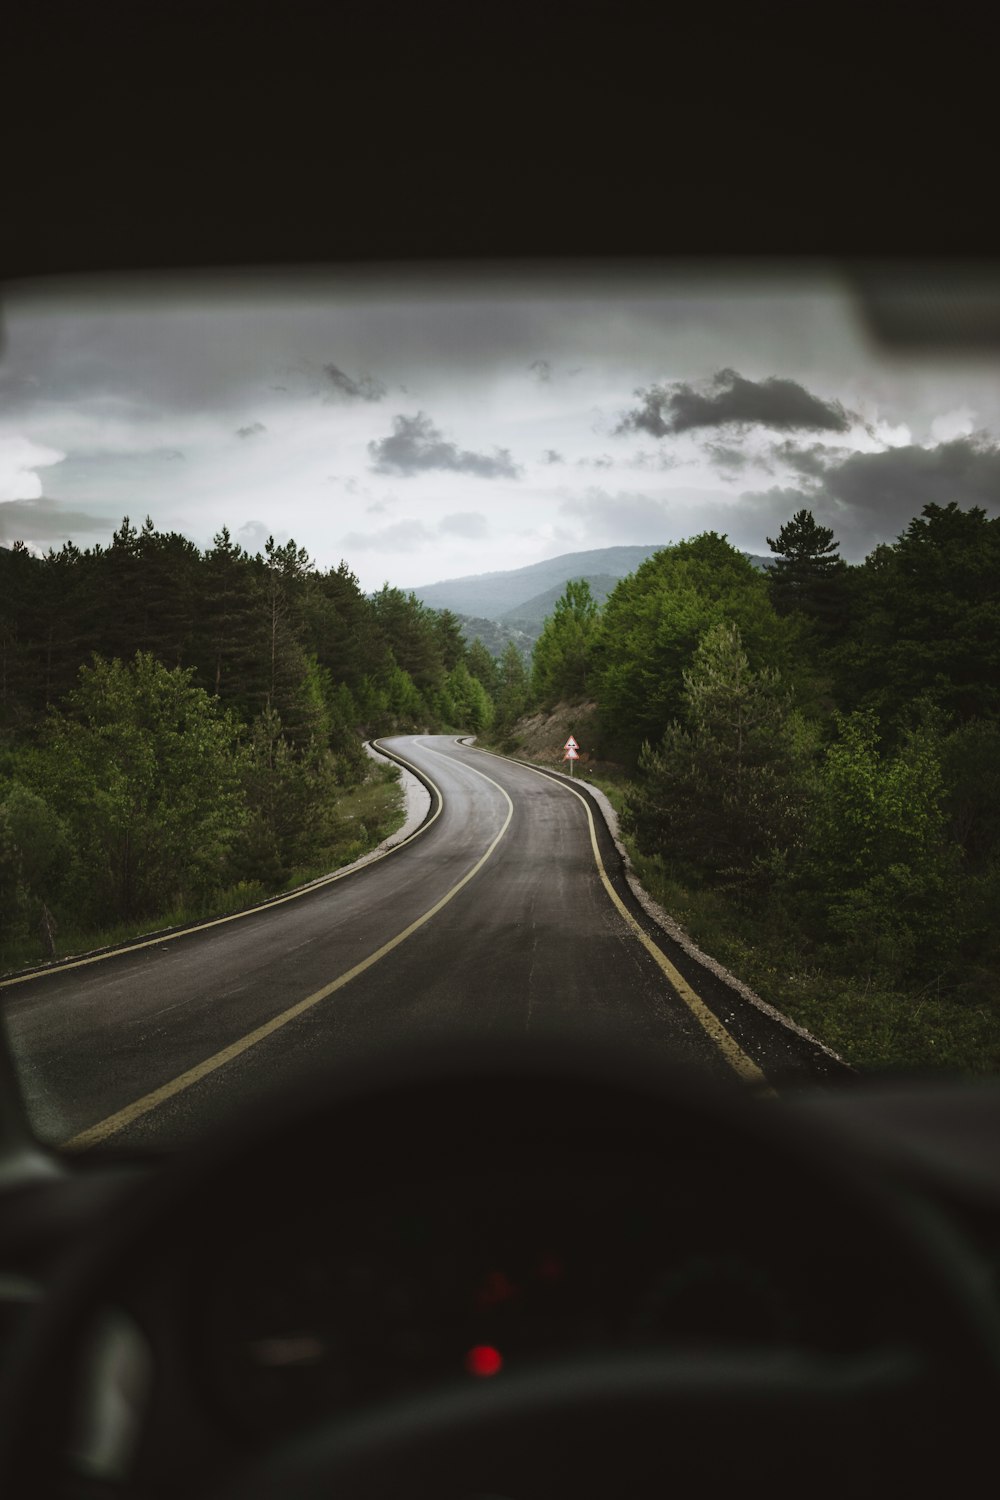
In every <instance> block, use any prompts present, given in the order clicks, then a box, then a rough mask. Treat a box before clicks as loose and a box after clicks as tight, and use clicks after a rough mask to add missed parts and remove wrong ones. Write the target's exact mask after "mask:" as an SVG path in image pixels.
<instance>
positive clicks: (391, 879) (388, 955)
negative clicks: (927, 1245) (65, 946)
mask: <svg viewBox="0 0 1000 1500" xmlns="http://www.w3.org/2000/svg"><path fill="white" fill-rule="evenodd" d="M382 743H383V745H384V747H385V748H386V750H388V751H389V752H391V753H393V754H396V755H399V756H401V757H403V758H405V760H406V761H407V762H408V763H409V764H410V765H411V766H413V767H415V768H416V769H418V770H419V771H421V772H423V773H424V775H425V776H427V777H428V778H429V779H430V781H431V782H432V783H433V786H434V788H436V789H437V790H438V792H439V794H440V795H439V796H437V795H435V796H434V797H433V798H432V808H431V815H430V821H429V822H428V823H426V824H425V825H424V827H423V828H421V829H420V830H419V831H418V833H417V834H416V835H414V836H413V838H412V839H411V840H410V841H407V842H406V843H404V844H402V845H400V846H399V847H398V848H396V849H395V850H393V851H391V852H390V853H389V854H388V855H387V856H386V857H384V858H382V859H379V860H376V861H374V862H372V863H370V864H368V865H365V866H362V867H361V868H358V869H355V870H352V871H350V872H348V873H347V874H345V875H344V876H343V877H342V878H340V879H336V880H334V881H332V882H331V883H329V884H327V885H324V886H321V887H319V888H317V889H315V890H312V891H309V892H307V893H305V894H303V895H300V896H296V897H295V898H294V899H291V900H286V901H284V902H282V903H280V904H277V905H272V906H270V907H267V908H264V909H262V910H259V911H256V912H253V913H249V914H244V915H241V916H239V917H238V918H236V919H233V920H226V921H223V922H220V923H216V924H214V925H209V926H206V927H203V928H201V929H194V930H192V931H190V932H187V933H184V934H180V935H174V936H169V937H164V938H162V939H158V940H156V941H155V942H153V943H150V944H147V945H145V946H142V947H137V948H133V949H132V950H125V951H121V952H118V953H115V954H111V955H108V956H106V957H103V958H101V959H99V960H97V961H96V962H92V963H88V964H79V965H75V966H73V965H70V966H66V967H63V968H62V969H58V968H57V969H54V970H51V971H47V972H43V973H41V974H38V975H36V976H33V977H31V978H30V979H26V980H22V981H20V982H15V983H13V984H10V983H9V982H8V983H7V984H6V985H3V986H0V1005H2V1008H3V1012H4V1016H5V1020H6V1023H7V1026H8V1029H9V1032H10V1036H11V1040H12V1044H13V1048H14V1051H15V1054H16V1056H17V1058H18V1063H19V1066H20V1068H21V1071H22V1079H23V1086H24V1092H25V1096H26V1101H27V1104H28V1108H29V1113H30V1115H31V1119H32V1123H33V1125H34V1128H35V1129H36V1131H37V1133H38V1134H39V1135H40V1136H41V1137H42V1138H43V1139H45V1140H47V1141H51V1142H53V1143H65V1142H72V1143H73V1144H75V1145H76V1146H77V1147H78V1148H84V1147H88V1146H92V1145H96V1144H102V1143H107V1144H108V1145H110V1146H117V1145H121V1146H125V1147H130V1148H135V1147H143V1146H146V1145H149V1146H154V1147H156V1146H162V1145H173V1144H175V1143H180V1142H181V1141H183V1140H187V1139H189V1138H190V1137H191V1136H192V1135H196V1134H199V1133H201V1132H203V1131H204V1130H205V1129H206V1128H207V1127H208V1126H209V1125H210V1124H211V1122H212V1121H213V1120H214V1119H215V1118H217V1117H218V1116H219V1115H221V1114H223V1113H227V1112H228V1111H229V1110H230V1109H231V1108H234V1107H239V1106H240V1105H241V1104H243V1105H245V1104H246V1103H247V1101H249V1100H252V1099H253V1098H254V1097H255V1096H258V1095H259V1094H260V1092H261V1090H262V1089H268V1088H271V1087H272V1086H274V1085H276V1084H279V1085H280V1084H281V1083H282V1082H283V1081H284V1080H286V1079H294V1077H295V1076H296V1075H297V1074H298V1073H299V1072H300V1071H301V1070H303V1069H308V1070H309V1071H313V1070H315V1069H316V1068H317V1067H324V1066H336V1067H349V1066H350V1064H351V1059H352V1057H353V1058H356V1057H358V1056H359V1055H360V1054H361V1053H362V1052H364V1053H367V1052H368V1051H369V1050H370V1049H371V1048H378V1047H380V1046H385V1045H387V1044H389V1043H390V1042H391V1041H395V1040H400V1039H405V1038H407V1037H414V1036H433V1035H442V1034H444V1035H448V1034H454V1033H455V1032H456V1031H458V1030H460V1029H462V1028H468V1029H470V1030H472V1031H473V1032H475V1033H477V1034H480V1035H481V1034H483V1033H484V1032H486V1033H489V1032H494V1033H497V1034H499V1033H500V1032H501V1031H505V1030H509V1029H510V1030H514V1031H517V1032H522V1033H523V1032H529V1033H530V1032H543V1031H550V1030H556V1031H562V1032H566V1031H574V1032H578V1031H582V1030H588V1031H590V1032H591V1033H596V1034H598V1035H606V1036H622V1037H624V1038H626V1039H628V1040H631V1041H632V1042H633V1043H638V1044H641V1045H643V1046H645V1047H651V1048H656V1049H660V1050H661V1051H662V1052H663V1053H664V1054H666V1055H669V1056H670V1057H671V1058H673V1059H675V1060H678V1061H680V1062H681V1063H686V1064H689V1065H691V1066H693V1067H695V1068H698V1069H701V1070H703V1071H705V1072H706V1073H708V1074H711V1075H715V1076H718V1077H727V1078H729V1077H732V1074H733V1069H734V1067H735V1068H736V1069H737V1070H738V1071H742V1072H743V1074H744V1076H748V1077H751V1078H755V1079H756V1080H757V1081H758V1082H759V1081H761V1079H762V1075H763V1077H764V1078H766V1079H771V1080H773V1079H775V1078H777V1077H779V1076H780V1077H785V1076H787V1075H788V1074H789V1073H790V1072H791V1073H793V1074H796V1073H797V1074H800V1075H803V1076H811V1077H813V1078H815V1077H817V1076H823V1075H824V1074H825V1073H827V1072H829V1071H830V1062H829V1060H828V1059H825V1058H824V1057H823V1056H822V1055H821V1054H820V1053H819V1052H818V1051H817V1049H814V1048H811V1047H810V1046H809V1044H808V1043H805V1042H803V1041H802V1040H801V1039H799V1038H797V1037H795V1036H794V1034H793V1033H790V1032H787V1031H786V1029H785V1028H783V1027H781V1026H779V1025H778V1024H777V1023H775V1022H773V1021H770V1020H769V1019H768V1018H767V1017H765V1016H762V1015H761V1014H760V1013H759V1012H757V1011H755V1010H754V1008H753V1007H751V1006H749V1005H747V1004H746V1003H745V1002H740V1001H738V1000H735V999H734V997H733V995H732V993H731V992H730V991H728V990H727V989H726V987H725V986H722V985H720V984H719V982H718V981H717V980H716V979H715V978H714V976H711V975H709V974H708V973H707V972H705V971H704V970H701V969H700V968H699V967H698V966H697V965H696V964H694V963H693V962H692V961H691V960H690V959H687V958H686V957H684V956H683V955H681V954H680V953H679V952H674V953H672V954H671V953H670V952H669V947H670V945H669V943H668V940H667V939H666V938H665V937H664V936H663V934H662V933H660V932H659V931H658V929H656V928H655V927H653V926H652V924H650V922H649V920H648V919H647V918H645V917H644V916H643V914H642V913H641V911H640V909H639V908H638V907H637V906H636V904H635V902H634V900H633V899H632V897H631V895H630V893H629V891H628V888H627V886H626V884H625V882H624V880H623V878H622V874H621V870H620V862H619V860H618V857H617V855H616V853H615V850H614V846H613V844H612V842H611V839H610V837H609V835H608V833H607V830H606V828H605V826H604V824H603V820H602V819H601V818H600V816H599V814H598V813H597V812H596V810H594V814H593V822H594V827H595V837H596V840H597V843H598V847H599V851H600V856H601V864H603V866H604V869H605V870H606V879H602V874H601V869H600V866H599V862H598V860H597V858H596V857H595V852H594V847H593V841H592V835H591V827H590V821H589V820H588V816H587V807H586V805H585V800H584V799H582V798H581V797H580V796H579V795H576V794H574V792H573V791H572V790H570V789H568V788H567V787H566V786H565V785H564V784H563V783H561V782H559V781H557V780H555V779H553V778H550V777H546V776H544V775H541V774H539V773H537V772H535V771H532V770H531V769H529V768H528V767H525V766H523V765H520V764H518V763H517V762H514V761H508V760H503V759H500V758H498V757H495V756H491V755H487V754H484V753H483V752H480V751H476V750H474V749H471V748H469V747H466V746H464V745H460V744H458V743H456V742H455V741H454V740H453V739H448V738H446V737H443V736H431V735H420V736H413V737H405V738H397V739H391V740H387V741H384V742H382ZM608 882H610V884H611V885H612V886H613V887H614V890H615V893H616V894H617V897H618V903H617V904H616V902H615V900H614V897H613V896H612V895H611V894H610V893H609V890H608V888H607V886H608ZM640 926H641V927H643V928H644V929H645V930H646V932H647V933H648V934H652V935H653V941H654V945H655V947H656V948H657V949H658V950H659V951H660V952H661V954H662V955H664V956H665V960H664V962H661V961H660V959H659V958H658V957H657V955H656V953H655V952H651V951H650V949H649V947H648V945H647V946H644V944H643V942H642V940H641V939H640V937H639V935H638V929H639V927H640ZM383 950H385V951H383ZM671 961H672V962H673V963H674V964H675V965H676V966H677V969H679V970H680V971H681V973H682V974H683V976H684V978H682V979H681V980H680V988H681V990H682V992H683V991H684V989H685V985H684V979H686V980H687V983H688V984H689V985H691V986H693V987H694V989H695V990H696V991H697V997H696V999H698V998H700V999H701V1000H703V1001H704V1008H703V1010H702V1012H701V1013H700V1014H701V1019H699V1013H698V1007H697V1003H695V1004H694V1009H692V1001H691V999H690V995H689V998H688V1000H687V1001H685V1000H684V999H683V998H678V993H677V990H676V988H675V986H674V984H672V983H671V981H670V978H669V977H668V974H669V972H670V970H669V964H670V962H671ZM665 964H666V965H667V966H668V968H667V972H666V973H665V972H664V967H665ZM677 969H675V970H674V971H673V973H674V975H675V978H676V977H677ZM289 1012H291V1014H289ZM709 1012H711V1014H709ZM715 1017H719V1018H721V1021H722V1023H723V1026H724V1028H725V1029H724V1030H723V1027H722V1026H720V1024H719V1021H718V1020H716V1019H715ZM706 1018H707V1020H706ZM706 1026H707V1029H706ZM262 1028H263V1030H262ZM713 1028H714V1032H713ZM720 1036H721V1042H720ZM730 1038H731V1040H729V1039H730ZM727 1045H728V1052H727V1050H726V1047H727Z"/></svg>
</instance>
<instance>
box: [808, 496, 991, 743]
mask: <svg viewBox="0 0 1000 1500" xmlns="http://www.w3.org/2000/svg"><path fill="white" fill-rule="evenodd" d="M854 571H856V572H857V575H858V576H857V578H856V579H855V580H853V593H854V595H855V598H854V604H853V606H852V627H851V632H850V635H849V637H848V639H847V640H846V641H845V642H844V644H843V646H842V647H841V648H840V649H839V650H838V652H837V656H836V666H837V678H838V697H839V700H840V702H841V704H842V705H844V706H845V707H847V708H871V709H873V710H874V711H875V712H876V714H877V715H878V717H879V719H880V720H881V722H882V725H883V727H884V729H885V730H886V732H887V733H889V734H890V735H892V734H893V733H894V732H895V731H897V730H898V729H900V728H901V727H902V725H903V724H904V723H905V720H906V718H907V716H908V713H909V707H910V704H911V703H912V701H913V699H914V698H915V697H917V696H923V697H927V696H929V697H930V698H931V699H932V700H933V701H934V702H935V703H937V704H938V705H939V706H940V707H941V708H942V709H944V710H945V712H947V713H948V714H949V715H950V716H952V717H953V718H954V719H956V720H958V721H965V720H969V719H975V718H978V719H991V720H997V719H1000V517H993V518H992V519H988V518H987V516H986V513H985V511H984V510H982V509H981V508H980V507H978V506H973V507H972V508H971V509H969V510H961V509H959V507H958V506H957V505H955V504H954V503H952V504H949V505H946V506H940V505H925V506H924V508H923V511H922V513H921V515H920V516H919V517H917V518H915V519H914V520H912V521H911V522H910V523H909V525H908V527H907V528H906V530H905V531H904V532H903V533H902V535H901V536H900V537H899V539H898V540H897V541H896V542H895V543H894V544H893V545H892V546H880V547H876V548H875V550H874V552H872V554H871V555H870V556H869V557H868V558H867V559H866V561H865V563H864V564H863V566H862V567H861V568H859V569H857V570H854Z"/></svg>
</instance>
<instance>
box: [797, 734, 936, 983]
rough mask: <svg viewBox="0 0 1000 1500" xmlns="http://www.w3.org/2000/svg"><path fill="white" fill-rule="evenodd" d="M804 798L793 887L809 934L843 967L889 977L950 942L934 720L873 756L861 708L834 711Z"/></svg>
mask: <svg viewBox="0 0 1000 1500" xmlns="http://www.w3.org/2000/svg"><path fill="white" fill-rule="evenodd" d="M837 722H838V729H839V734H838V738H837V739H836V740H835V741H834V743H833V744H831V745H830V747H829V748H828V750H827V751H826V754H825V757H824V760H823V764H822V767H821V772H820V775H819V777H818V779H817V783H816V787H815V791H814V796H813V800H812V804H811V817H810V827H809V830H808V852H807V855H806V857H805V859H804V860H803V878H802V883H801V885H802V892H803V894H804V897H805V910H806V912H807V914H808V917H809V921H810V925H811V926H812V928H813V930H814V931H817V932H820V933H824V932H825V934H826V936H827V938H828V939H830V940H832V941H833V942H835V943H838V944H842V945H844V949H845V951H844V953H843V955H842V958H846V959H847V961H848V963H849V965H850V966H853V967H863V968H867V969H869V970H871V969H872V968H887V969H890V970H891V971H892V972H893V974H894V977H895V978H896V979H897V980H898V979H900V978H901V977H903V976H905V975H906V973H907V972H909V971H910V970H912V969H913V967H914V965H915V963H916V962H917V961H918V960H919V959H920V958H921V957H924V958H928V957H935V956H938V957H940V956H941V955H943V954H946V953H947V951H948V949H949V947H950V946H953V945H954V942H955V936H956V934H955V931H954V928H953V925H952V922H953V916H952V912H953V907H954V900H953V895H954V889H955V880H956V875H957V868H958V855H957V850H956V848H955V846H954V845H953V844H952V842H951V841H950V840H949V838H948V830H947V821H946V807H945V802H946V792H945V785H944V778H943V775H942V766H941V742H940V734H939V729H938V727H937V726H936V725H935V724H933V723H925V724H923V725H920V726H918V727H917V728H914V729H911V730H910V731H909V732H908V733H907V735H906V736H905V739H904V742H903V744H902V745H901V746H900V748H899V749H898V750H896V751H895V752H890V753H883V750H882V747H881V745H880V736H879V731H878V723H877V720H876V718H875V716H874V714H872V713H871V712H870V711H863V712H858V713H855V714H852V715H850V716H846V717H845V716H840V715H838V721H837Z"/></svg>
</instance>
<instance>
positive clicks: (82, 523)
mask: <svg viewBox="0 0 1000 1500" xmlns="http://www.w3.org/2000/svg"><path fill="white" fill-rule="evenodd" d="M108 529H109V528H108V522H107V519H106V518H105V517H102V516H92V515H88V513H87V512H86V511H83V510H71V509H70V508H69V507H68V506H65V505H61V504H60V503H59V501H58V500H51V499H49V498H48V497H47V496H44V495H43V496H40V497H39V498H38V499H37V500H4V501H0V542H3V543H9V542H16V541H19V540H20V541H23V540H31V541H33V542H55V541H63V540H65V538H66V537H68V536H70V535H71V534H72V533H73V532H74V531H76V532H98V533H103V532H106V531H107V530H108Z"/></svg>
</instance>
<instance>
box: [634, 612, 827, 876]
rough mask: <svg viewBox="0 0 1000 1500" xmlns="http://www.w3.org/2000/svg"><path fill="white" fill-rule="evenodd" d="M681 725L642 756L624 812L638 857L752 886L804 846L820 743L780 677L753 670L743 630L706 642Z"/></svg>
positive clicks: (724, 626) (689, 676)
mask: <svg viewBox="0 0 1000 1500" xmlns="http://www.w3.org/2000/svg"><path fill="white" fill-rule="evenodd" d="M683 713H684V720H683V722H679V721H675V722H674V723H672V724H670V725H669V726H668V728H667V730H666V732H665V733H664V735H663V737H662V739H661V741H660V743H659V745H658V746H656V747H655V748H653V747H651V746H650V745H649V744H646V745H645V746H644V747H643V750H642V753H641V755H640V757H639V766H640V771H641V773H642V774H641V777H640V780H639V782H638V783H637V785H636V787H635V789H634V790H633V791H632V792H631V793H630V794H629V796H628V799H627V803H626V823H627V824H628V825H630V826H631V827H632V828H634V829H635V831H636V834H637V837H638V841H639V845H640V848H641V849H642V850H643V851H644V852H646V853H655V854H660V855H663V856H665V857H666V858H667V859H668V860H671V861H673V862H678V863H680V864H681V865H682V866H684V867H686V868H687V869H689V870H693V871H695V872H697V873H698V874H700V875H707V876H708V877H709V878H711V879H712V880H714V881H724V882H725V883H728V884H730V885H734V886H742V885H745V884H746V883H747V882H748V881H749V880H751V879H752V878H753V877H754V876H762V875H766V874H768V873H770V872H772V871H773V868H774V861H775V857H776V856H777V857H780V859H782V860H784V859H785V858H787V856H788V854H789V852H790V851H792V850H794V849H795V848H796V847H797V846H798V845H799V843H800V841H801V836H802V828H803V824H804V818H805V805H806V798H807V794H808V768H809V761H810V758H811V755H812V753H813V751H814V748H815V735H814V732H812V731H810V729H809V727H808V726H807V724H806V723H805V722H804V721H803V719H802V717H801V715H800V714H798V713H797V712H796V711H795V710H794V708H793V705H792V701H791V697H790V695H789V693H788V691H787V690H786V689H785V688H784V687H783V685H782V682H781V679H780V676H779V674H778V673H777V672H774V671H771V670H769V669H767V668H763V669H762V670H761V671H759V672H754V671H752V670H751V667H750V663H749V660H748V658H747V654H746V652H745V651H744V649H743V645H742V641H741V639H740V632H739V629H738V628H737V627H736V626H735V625H733V624H731V623H728V622H725V621H722V622H719V623H718V624H716V625H712V626H710V627H709V629H708V630H707V631H706V632H705V634H704V635H703V637H702V639H701V641H700V643H699V645H698V649H697V650H696V651H695V653H694V658H693V660H692V663H691V667H690V668H689V669H688V670H687V671H685V673H684V692H683Z"/></svg>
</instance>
